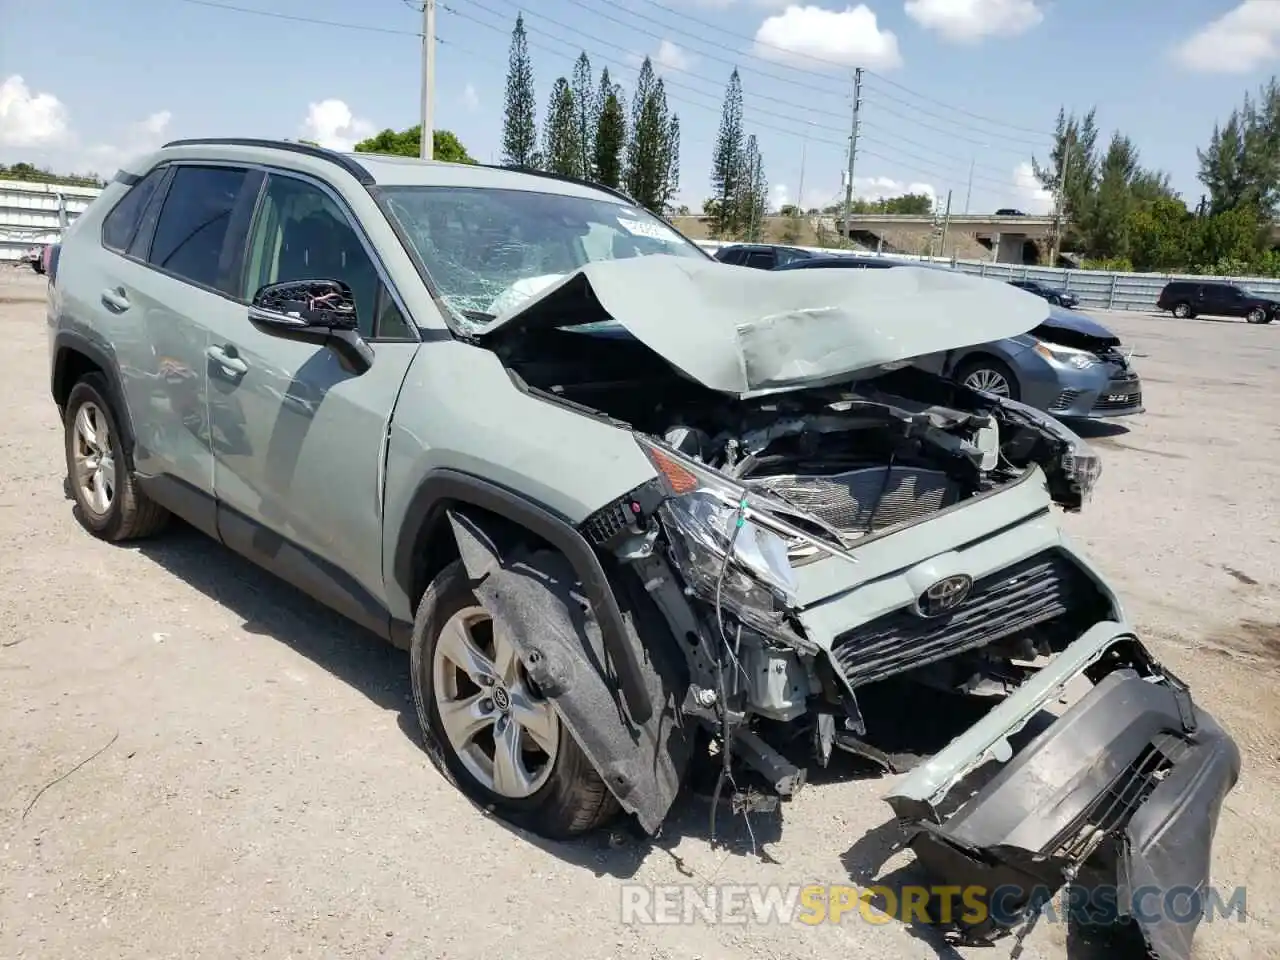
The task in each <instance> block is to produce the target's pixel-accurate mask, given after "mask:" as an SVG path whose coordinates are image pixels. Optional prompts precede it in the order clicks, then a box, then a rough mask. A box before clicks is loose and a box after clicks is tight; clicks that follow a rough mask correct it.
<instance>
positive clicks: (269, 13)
mask: <svg viewBox="0 0 1280 960" xmlns="http://www.w3.org/2000/svg"><path fill="white" fill-rule="evenodd" d="M178 2H179V3H190V4H192V5H194V6H197V7H210V8H212V9H214V10H229V11H231V12H233V13H250V14H253V15H254V16H258V17H270V18H271V19H273V20H289V21H291V22H293V23H312V24H316V25H318V26H322V27H341V28H342V29H344V30H364V31H366V32H367V33H389V34H395V35H396V36H401V37H417V38H418V39H419V40H421V39H422V34H421V33H419V32H418V31H416V30H396V29H393V28H391V27H375V26H372V25H370V24H367V23H343V22H340V21H337V20H321V19H319V18H317V17H297V16H293V15H292V14H288V13H276V12H275V11H273V10H255V9H254V8H252V7H239V6H236V5H235V4H231V3H218V2H216V0H178Z"/></svg>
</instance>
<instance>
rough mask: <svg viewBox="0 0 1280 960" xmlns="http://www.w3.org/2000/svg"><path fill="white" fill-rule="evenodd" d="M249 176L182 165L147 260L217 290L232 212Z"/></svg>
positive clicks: (175, 174)
mask: <svg viewBox="0 0 1280 960" xmlns="http://www.w3.org/2000/svg"><path fill="white" fill-rule="evenodd" d="M247 174H248V171H246V170H238V169H233V168H230V167H190V166H182V167H179V168H178V169H177V170H176V171H175V173H174V177H173V182H172V183H171V184H170V185H169V192H168V194H167V195H166V196H165V200H164V209H163V210H161V211H160V220H159V221H158V222H157V224H156V235H155V239H154V240H153V241H152V243H151V256H150V257H149V258H148V262H150V263H151V264H152V266H155V267H158V268H159V269H161V270H164V271H166V272H167V273H172V274H174V275H176V276H179V277H181V278H183V279H184V280H190V281H191V282H192V283H198V284H200V285H202V286H205V287H212V288H214V289H217V287H218V278H219V262H220V260H221V257H222V248H223V245H224V242H225V241H226V237H227V228H228V227H229V226H230V224H231V211H232V209H233V208H234V207H235V205H236V200H237V199H238V198H239V196H240V191H241V188H243V186H244V182H245V177H246V176H247Z"/></svg>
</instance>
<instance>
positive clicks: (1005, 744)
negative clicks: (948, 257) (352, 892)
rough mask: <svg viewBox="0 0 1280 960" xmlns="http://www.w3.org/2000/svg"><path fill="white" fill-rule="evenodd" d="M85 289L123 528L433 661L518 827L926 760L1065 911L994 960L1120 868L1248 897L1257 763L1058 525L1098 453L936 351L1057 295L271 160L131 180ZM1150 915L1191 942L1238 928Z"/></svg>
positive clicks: (569, 190)
mask: <svg viewBox="0 0 1280 960" xmlns="http://www.w3.org/2000/svg"><path fill="white" fill-rule="evenodd" d="M49 274H50V296H49V314H48V318H49V341H50V352H51V377H52V390H53V396H54V399H55V401H56V402H57V405H58V407H59V409H60V411H61V414H62V418H63V423H64V425H65V436H66V457H67V471H68V477H69V484H70V490H71V492H72V494H73V496H74V498H75V500H76V506H77V508H78V509H77V514H78V516H79V517H80V518H81V520H82V522H83V523H84V525H85V526H86V527H87V528H88V529H89V530H90V531H91V532H93V533H94V534H96V535H98V536H100V537H103V538H105V539H108V540H125V539H129V538H133V537H139V536H144V535H150V534H156V533H158V532H159V531H160V530H161V528H162V527H163V526H164V524H165V523H166V521H167V519H168V518H169V516H170V515H171V514H176V515H177V516H179V517H181V518H182V519H184V520H185V521H187V522H188V523H190V524H192V525H193V526H195V527H197V528H199V529H201V530H203V531H205V532H206V533H208V534H209V535H210V536H212V537H214V538H216V539H218V540H220V541H221V542H222V543H224V544H226V545H227V546H229V547H230V548H232V549H233V550H236V551H238V552H239V553H242V554H244V555H245V556H247V557H249V558H251V559H252V560H254V561H256V562H257V563H259V564H261V565H262V566H263V567H265V568H266V569H268V570H271V571H273V572H275V573H277V574H279V575H280V576H281V577H283V578H285V579H287V580H289V581H291V582H292V583H294V584H296V585H298V586H299V587H301V588H302V589H303V590H305V591H307V592H309V593H310V594H312V595H313V596H315V597H316V598H317V599H319V600H321V601H323V602H324V603H326V604H328V605H330V606H331V607H333V608H335V609H337V610H339V611H341V612H342V613H344V614H346V615H348V616H349V617H351V618H352V619H353V620H355V621H356V622H358V623H360V624H363V625H364V626H366V627H368V628H369V629H370V630H372V631H374V632H376V633H378V634H380V635H382V636H383V637H385V638H387V639H389V640H391V641H392V642H394V643H397V644H398V645H401V646H403V647H406V648H408V649H409V651H410V653H411V657H410V662H411V669H412V681H413V691H414V697H415V700H416V704H417V710H418V715H419V718H420V720H421V723H422V729H423V732H424V736H425V739H426V742H427V744H428V745H429V747H428V748H429V751H430V754H431V756H432V759H433V760H434V761H435V763H436V764H437V765H438V767H439V768H440V770H441V771H442V772H443V773H444V775H445V776H447V777H448V778H450V779H451V780H452V781H453V782H454V783H456V784H457V786H458V787H459V788H460V789H461V790H462V791H464V792H465V793H466V794H467V795H468V796H469V797H471V798H472V799H473V800H475V801H476V802H477V803H478V804H480V805H482V806H483V807H486V808H490V809H492V810H494V811H495V812H496V813H497V814H498V815H500V816H502V817H504V818H506V819H508V820H510V821H512V822H515V823H517V824H520V825H522V826H525V827H527V828H529V829H531V830H534V831H536V832H538V833H541V834H544V835H547V836H552V837H564V836H570V835H574V834H577V833H581V832H583V831H585V830H589V829H591V828H593V827H595V826H597V825H599V824H601V823H603V822H605V821H606V820H607V819H608V818H610V817H611V816H613V815H615V814H617V813H618V812H619V811H620V810H621V811H625V812H626V813H627V814H630V815H633V816H634V817H635V818H636V819H637V820H638V822H639V823H640V825H641V826H642V827H643V828H644V829H645V830H647V831H650V832H656V831H657V830H658V829H659V827H660V826H661V824H662V823H663V820H664V818H665V817H666V816H667V814H668V811H669V809H670V807H671V805H672V802H673V800H674V799H675V797H676V794H677V792H678V791H679V789H680V787H681V785H682V783H683V782H684V781H685V778H686V775H687V774H688V772H689V771H690V768H691V767H693V766H695V765H699V764H700V765H702V766H703V767H704V768H709V769H711V771H712V772H718V774H719V776H720V777H721V778H722V780H721V785H722V786H723V785H724V784H731V786H730V787H729V789H730V790H731V791H733V792H734V793H735V794H736V793H737V792H738V790H739V787H738V784H745V783H747V781H748V776H747V773H746V771H750V772H751V776H752V777H754V779H755V781H756V782H757V783H758V782H760V781H763V782H765V783H767V784H768V785H769V786H770V787H771V788H772V790H773V791H774V792H775V793H776V794H777V795H780V796H782V797H789V796H794V795H795V793H796V792H797V791H798V790H800V789H801V788H802V786H803V784H804V781H805V771H806V769H807V767H808V766H809V765H810V764H817V765H818V766H823V765H826V764H827V762H828V761H829V759H830V758H831V756H832V755H833V753H834V752H835V751H846V752H851V753H855V754H858V755H861V756H863V757H867V758H870V759H872V760H874V761H875V762H877V763H880V764H881V765H883V766H884V767H885V768H887V769H890V770H894V771H909V772H908V773H907V775H906V776H905V777H903V778H901V779H898V780H896V781H895V783H894V787H893V789H892V792H891V793H890V795H889V796H888V802H889V804H890V805H891V807H892V808H893V810H894V812H895V813H896V815H897V816H898V817H899V818H900V820H901V821H902V823H903V824H904V825H905V826H906V827H907V828H908V829H909V830H910V831H911V833H912V837H913V839H912V846H913V847H914V850H915V852H916V854H917V856H918V858H919V859H920V860H921V861H922V862H923V864H924V865H925V866H926V868H928V869H929V870H930V871H932V873H933V874H934V875H935V876H936V877H937V878H938V879H939V880H940V882H942V883H946V884H962V885H971V884H977V885H981V886H983V887H985V888H987V889H989V890H995V889H997V888H1001V889H1004V890H1005V892H1006V893H1007V892H1008V890H1009V889H1016V890H1020V891H1024V893H1023V894H1022V895H1020V896H1015V897H1013V898H1012V900H1011V899H1010V898H1009V897H1008V896H1006V897H1005V898H1004V900H1003V902H1002V903H1001V904H1000V910H999V911H994V910H993V911H992V912H991V914H990V917H989V918H988V919H987V920H986V921H984V923H983V924H981V925H979V926H976V927H969V928H966V929H964V930H962V931H961V932H962V934H963V935H964V936H966V937H967V938H969V939H970V940H975V941H985V940H991V939H993V938H995V937H997V936H1000V935H1001V934H1004V933H1008V932H1010V931H1011V930H1015V929H1020V928H1021V925H1023V924H1025V923H1026V922H1027V921H1028V920H1029V918H1030V917H1031V915H1032V914H1033V913H1034V911H1035V910H1036V908H1037V907H1038V906H1039V905H1040V904H1039V902H1038V900H1037V897H1038V895H1037V894H1036V893H1035V892H1034V891H1037V890H1050V891H1051V890H1056V889H1057V888H1059V887H1060V886H1062V884H1064V883H1066V882H1071V881H1074V880H1075V879H1076V878H1077V876H1078V875H1081V874H1080V871H1082V870H1085V869H1087V870H1089V871H1093V873H1094V874H1097V875H1100V876H1103V877H1104V878H1107V879H1106V881H1105V882H1111V883H1116V884H1118V885H1119V888H1120V890H1121V892H1122V893H1123V892H1125V891H1133V890H1136V889H1138V888H1146V887H1148V886H1151V885H1159V886H1161V887H1165V888H1168V887H1171V886H1175V885H1190V886H1192V887H1195V888H1198V887H1199V886H1200V885H1201V884H1203V883H1205V882H1207V877H1208V869H1209V860H1210V846H1211V842H1212V837H1213V833H1214V828H1215V825H1216V820H1217V817H1218V811H1219V808H1220V805H1221V803H1222V800H1223V797H1224V796H1225V795H1226V793H1227V792H1228V791H1229V790H1230V789H1231V788H1232V786H1233V785H1234V783H1235V781H1236V778H1237V776H1238V772H1239V763H1240V761H1239V754H1238V751H1237V749H1236V747H1235V745H1234V743H1233V742H1232V740H1231V739H1230V738H1229V737H1228V736H1227V735H1226V734H1225V733H1224V732H1223V731H1222V730H1221V729H1220V728H1219V727H1218V725H1217V724H1216V723H1215V722H1214V720H1213V718H1212V717H1211V716H1209V715H1208V714H1207V713H1206V712H1205V711H1203V710H1201V709H1200V708H1199V707H1197V706H1196V705H1195V704H1194V703H1193V701H1192V699H1191V696H1190V694H1189V693H1188V691H1187V688H1186V686H1185V685H1184V684H1183V683H1181V682H1180V681H1179V680H1178V679H1177V678H1176V677H1174V676H1173V675H1171V674H1170V673H1169V671H1167V670H1166V669H1164V668H1163V667H1162V666H1161V665H1160V664H1159V663H1158V662H1156V661H1155V660H1154V659H1153V657H1152V656H1151V655H1150V653H1149V652H1148V651H1147V650H1146V649H1145V647H1144V646H1143V645H1142V643H1141V642H1140V640H1139V639H1138V637H1137V636H1136V634H1135V632H1134V629H1133V627H1132V626H1130V625H1129V624H1128V623H1127V622H1126V619H1125V615H1124V612H1123V610H1122V608H1121V605H1120V601H1119V600H1118V599H1117V598H1116V596H1115V595H1114V593H1113V592H1112V591H1111V589H1110V588H1109V587H1108V586H1107V583H1106V580H1105V578H1104V577H1103V576H1102V574H1101V573H1100V572H1099V571H1098V570H1097V569H1096V568H1095V567H1094V566H1093V565H1092V564H1090V563H1089V561H1088V560H1087V559H1086V558H1085V557H1084V556H1082V555H1081V554H1080V553H1079V551H1077V550H1076V549H1075V548H1074V546H1073V545H1072V544H1071V542H1070V541H1069V540H1068V539H1067V537H1066V536H1065V535H1064V533H1063V532H1062V530H1061V529H1060V528H1059V526H1058V523H1057V522H1056V519H1055V516H1054V509H1055V505H1056V507H1057V508H1062V509H1066V510H1075V509H1079V508H1080V506H1081V505H1082V503H1083V502H1084V501H1085V499H1086V498H1087V497H1088V494H1089V491H1090V489H1091V488H1092V487H1093V485H1094V484H1095V483H1096V482H1097V480H1098V477H1099V469H1100V468H1099V462H1098V459H1097V457H1096V455H1095V454H1094V452H1093V451H1092V450H1090V448H1089V447H1088V446H1087V445H1086V444H1085V443H1083V442H1082V441H1081V440H1080V439H1079V438H1078V437H1076V436H1075V435H1074V434H1073V433H1071V432H1070V431H1069V430H1067V429H1066V428H1065V427H1063V426H1062V425H1061V424H1060V423H1058V422H1057V421H1055V420H1053V419H1052V418H1050V417H1048V416H1046V415H1044V414H1042V413H1039V412H1037V411H1035V410H1033V409H1030V408H1028V407H1026V406H1024V405H1021V404H1019V403H1016V402H1011V401H1009V400H1006V399H1001V398H998V397H994V396H991V395H987V394H984V393H981V392H976V391H974V390H970V389H967V388H965V387H962V386H958V385H956V384H953V383H949V382H946V381H944V380H941V379H939V378H937V377H934V376H932V375H931V374H929V373H927V372H924V371H922V370H920V369H918V368H916V367H914V366H912V365H911V362H910V361H911V359H912V358H913V357H917V356H920V355H922V354H930V353H937V352H939V351H946V350H951V349H958V348H960V347H963V346H965V345H968V344H971V343H975V342H980V341H987V340H995V339H999V338H1001V337H1008V336H1014V335H1017V334H1021V333H1023V332H1025V331H1027V330H1029V329H1031V328H1033V327H1035V326H1036V325H1037V324H1039V323H1040V322H1041V321H1042V320H1043V319H1044V306H1043V301H1042V300H1040V299H1039V298H1038V297H1035V296H1034V295H1032V294H1028V293H1025V292H1023V291H1020V290H1017V289H1015V288H1013V287H1010V286H1008V285H1006V284H1003V283H998V282H995V281H991V280H985V279H980V278H974V277H967V276H963V275H961V274H957V273H950V272H946V271H937V270H918V269H911V268H902V269H899V270H885V271H867V272H865V273H862V274H858V275H850V274H845V273H843V272H840V271H795V272H791V273H767V272H753V271H740V270H734V269H732V268H731V267H726V266H723V265H721V264H719V263H717V262H716V261H714V260H712V259H711V258H709V257H708V256H706V255H705V254H704V253H702V251H700V250H699V249H698V248H697V247H696V246H694V245H693V244H691V243H690V242H689V241H687V240H686V239H685V238H684V237H682V236H680V235H679V234H678V233H676V232H675V231H674V230H672V229H671V228H670V227H669V226H668V225H667V224H666V223H665V222H663V221H661V220H659V219H657V218H655V217H653V216H651V215H650V214H648V213H647V212H645V211H644V210H642V209H640V208H638V207H636V206H635V205H634V204H633V203H631V201H630V200H629V199H628V198H626V197H624V196H622V195H619V194H616V193H613V192H611V191H608V190H605V189H602V188H599V187H597V186H594V185H590V184H585V183H579V182H575V181H571V180H566V179H563V178H557V177H553V176H549V175H545V174H532V173H526V172H518V171H512V170H503V169H495V168H488V167H483V166H468V165H454V164H441V163H429V162H418V161H411V160H406V159H399V158H389V157H377V156H370V155H341V154H336V153H330V152H328V151H324V150H320V149H318V148H313V147H309V146H306V145H303V144H295V143H275V142H264V141H250V140H221V141H219V140H204V141H182V142H177V143H173V144H169V145H167V146H166V147H164V148H163V149H161V150H160V151H158V152H157V153H155V154H153V155H151V156H149V157H147V158H145V159H143V160H141V161H139V162H138V163H136V164H135V165H132V166H131V167H130V168H129V169H128V170H125V171H121V172H120V173H119V174H118V175H117V176H116V178H115V180H114V182H112V183H111V185H110V186H109V187H108V188H107V189H106V190H105V191H104V192H103V194H102V196H101V197H100V198H99V199H98V200H96V201H95V202H94V204H93V205H92V206H91V207H90V209H89V210H88V211H87V212H86V213H85V214H83V215H82V216H81V217H80V218H79V219H78V220H77V221H76V222H75V224H74V225H73V226H72V227H71V228H70V229H69V230H68V231H67V234H66V236H65V239H64V241H63V243H62V246H61V248H60V249H59V250H57V251H55V254H54V255H53V256H52V257H51V258H50V271H49ZM1080 686H1082V687H1084V688H1085V689H1084V691H1083V692H1082V693H1081V695H1080V696H1079V697H1078V699H1076V701H1075V702H1074V703H1073V704H1071V705H1070V706H1069V707H1067V708H1066V709H1065V711H1063V712H1062V713H1061V716H1058V717H1057V718H1056V719H1055V718H1052V717H1048V718H1047V719H1046V713H1047V711H1048V710H1049V708H1050V707H1052V706H1054V705H1056V704H1058V703H1059V701H1060V700H1061V699H1062V698H1063V696H1064V691H1069V690H1072V689H1074V688H1075V687H1080ZM904 704H905V705H907V706H908V709H907V710H904V709H903V705H904ZM713 744H714V745H716V746H718V747H719V749H718V750H715V751H713V750H711V749H710V745H713ZM989 762H990V763H989ZM980 768H984V769H983V770H980ZM971 775H972V776H971ZM979 775H982V776H984V780H983V782H982V783H981V784H979V785H974V783H973V781H974V779H976V778H977V776H979ZM752 797H753V795H752V794H750V793H742V794H739V795H738V796H737V797H736V799H737V800H738V801H739V802H740V803H758V802H759V801H758V800H755V799H753V798H752ZM870 826H872V825H871V824H868V827H870ZM1125 906H1126V902H1125V900H1124V899H1123V897H1122V898H1121V902H1120V904H1119V909H1120V913H1121V914H1125V913H1126V912H1129V911H1126V909H1125ZM1137 921H1138V923H1139V925H1140V927H1141V929H1142V931H1143V933H1144V934H1145V936H1146V937H1147V940H1148V943H1149V945H1150V947H1151V948H1152V949H1153V950H1154V951H1155V952H1156V953H1157V954H1158V955H1159V956H1160V957H1162V958H1173V957H1184V956H1186V955H1187V953H1188V951H1189V949H1190V941H1191V937H1192V934H1193V932H1194V929H1195V922H1194V920H1190V921H1188V922H1185V923H1178V922H1175V921H1174V920H1173V919H1168V918H1165V919H1159V920H1151V919H1148V918H1143V917H1138V918H1137Z"/></svg>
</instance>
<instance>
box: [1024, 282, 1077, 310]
mask: <svg viewBox="0 0 1280 960" xmlns="http://www.w3.org/2000/svg"><path fill="white" fill-rule="evenodd" d="M1009 282H1010V283H1011V284H1013V285H1014V286H1015V287H1017V288H1018V289H1019V290H1025V291H1027V293H1034V294H1035V295H1036V296H1037V297H1043V298H1044V299H1045V300H1048V301H1049V302H1050V303H1052V304H1053V305H1054V306H1057V307H1066V308H1067V309H1068V310H1072V309H1074V308H1075V307H1077V306H1079V305H1080V298H1079V297H1077V296H1076V295H1075V294H1074V293H1072V292H1071V291H1070V290H1063V289H1062V288H1061V287H1051V286H1049V284H1047V283H1041V282H1040V281H1039V280H1010V281H1009Z"/></svg>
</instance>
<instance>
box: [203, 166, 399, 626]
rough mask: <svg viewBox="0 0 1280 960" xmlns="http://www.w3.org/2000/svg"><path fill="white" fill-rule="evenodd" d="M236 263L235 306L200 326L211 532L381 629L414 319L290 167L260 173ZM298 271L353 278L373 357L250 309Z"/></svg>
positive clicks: (358, 243)
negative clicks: (395, 447)
mask: <svg viewBox="0 0 1280 960" xmlns="http://www.w3.org/2000/svg"><path fill="white" fill-rule="evenodd" d="M244 274H245V280H244V287H243V289H242V290H241V291H240V302H241V304H243V307H244V309H241V310H238V311H236V312H235V315H234V319H233V321H232V322H229V323H223V324H222V325H221V326H220V327H219V328H218V329H214V330H212V331H211V336H210V342H211V343H212V344H213V345H214V347H215V348H216V351H215V355H214V359H213V360H211V362H210V365H209V378H210V386H209V395H210V411H211V413H210V421H211V424H212V427H213V434H214V489H215V492H216V495H217V499H218V530H219V533H220V535H221V536H222V538H223V540H224V541H225V542H226V543H227V544H228V545H229V546H231V547H233V548H234V549H236V550H238V551H240V552H242V553H244V554H246V555H248V556H250V557H252V558H253V559H254V560H256V561H257V562H259V563H261V564H262V565H263V566H266V567H267V568H268V569H272V570H274V571H275V572H276V573H278V574H279V575H280V576H282V577H284V578H285V579H287V580H290V581H291V582H293V583H294V584H296V585H297V586H299V587H301V588H302V589H303V590H305V591H307V592H308V593H311V594H312V595H313V596H316V597H317V598H318V599H320V600H323V601H325V602H327V603H329V604H330V605H331V606H334V607H335V608H337V609H338V610H340V611H341V612H343V613H345V614H347V615H348V616H350V617H352V618H353V619H355V620H357V621H358V622H362V623H364V624H365V625H366V626H370V627H371V628H373V629H375V630H382V629H385V626H386V618H385V613H384V612H383V611H382V610H381V606H382V602H383V579H382V493H383V490H382V478H383V469H382V467H383V457H384V455H385V441H386V437H387V431H388V428H389V424H390V420H391V415H392V412H393V409H394V407H395V401H396V397H397V394H398V393H399V390H400V386H401V383H402V382H403V381H404V378H405V374H406V373H407V371H408V368H409V364H410V361H411V360H412V359H413V355H414V353H415V352H416V350H417V348H418V336H417V333H416V330H415V329H414V328H413V327H412V326H411V325H410V324H409V323H408V321H407V319H406V317H405V314H404V312H403V310H402V308H401V307H400V305H399V301H398V298H397V297H396V295H395V293H394V291H393V290H392V289H391V288H390V285H389V283H388V282H387V280H386V279H385V276H386V275H385V272H384V271H383V270H382V269H381V267H380V266H379V264H378V261H377V259H376V256H375V252H374V251H373V248H372V246H371V245H370V244H369V242H368V240H367V238H366V237H365V236H364V234H363V232H362V231H361V230H360V228H359V226H358V224H357V223H356V222H355V221H354V219H353V218H352V217H351V215H350V213H349V211H348V209H347V207H346V205H345V204H344V203H343V202H342V200H341V198H340V196H339V195H338V194H337V193H336V192H334V191H333V190H331V189H330V188H329V187H328V186H327V185H323V184H321V183H319V182H318V181H313V180H310V179H309V178H305V177H302V176H301V175H292V174H285V173H277V172H272V173H270V174H269V175H268V177H267V182H266V184H265V186H264V188H263V194H262V199H261V202H260V203H259V206H258V211H257V213H256V215H255V219H254V223H253V227H252V229H251V231H250V234H249V239H248V244H247V251H246V256H245V270H244ZM307 279H314V280H340V281H342V282H343V283H346V284H347V285H348V286H349V287H351V289H352V292H353V294H354V298H355V302H356V312H357V319H358V321H359V326H360V332H361V334H362V335H363V336H364V338H365V339H366V340H367V341H368V342H369V343H370V345H371V346H372V347H373V350H374V353H375V359H374V362H373V366H372V367H371V368H370V369H368V370H366V371H364V372H363V373H357V372H355V371H353V370H352V369H351V368H349V367H347V366H345V365H344V362H343V361H342V360H341V359H340V358H339V356H338V355H337V354H336V353H335V352H334V351H333V350H331V349H330V348H328V347H325V346H317V345H315V344H309V343H302V342H298V341H296V340H288V339H284V338H282V337H280V336H278V335H276V334H272V333H270V332H267V331H266V330H265V329H262V328H259V327H257V326H255V325H254V324H253V323H252V322H251V321H250V320H249V318H248V305H249V303H250V302H251V301H252V299H253V295H254V293H255V292H256V291H257V290H258V289H259V288H260V287H262V286H264V285H265V284H269V283H276V282H281V281H285V280H307Z"/></svg>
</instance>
